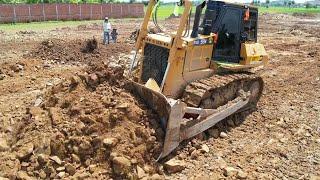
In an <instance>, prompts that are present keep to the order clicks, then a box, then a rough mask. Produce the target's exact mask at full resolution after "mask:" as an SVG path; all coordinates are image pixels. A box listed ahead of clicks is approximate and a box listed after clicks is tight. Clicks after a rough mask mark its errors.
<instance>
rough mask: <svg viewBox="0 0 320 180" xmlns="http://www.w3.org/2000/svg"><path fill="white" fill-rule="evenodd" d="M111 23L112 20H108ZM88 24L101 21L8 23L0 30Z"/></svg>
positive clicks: (25, 29)
mask: <svg viewBox="0 0 320 180" xmlns="http://www.w3.org/2000/svg"><path fill="white" fill-rule="evenodd" d="M131 19H132V18H127V19H124V20H123V21H129V20H131ZM110 21H111V23H112V21H113V20H112V19H111V20H110ZM89 23H98V24H99V23H101V24H102V20H85V21H45V22H31V23H16V24H13V23H10V24H0V30H2V31H6V32H8V31H9V32H10V31H11V32H12V31H41V30H52V29H56V28H61V27H77V26H79V25H85V24H89Z"/></svg>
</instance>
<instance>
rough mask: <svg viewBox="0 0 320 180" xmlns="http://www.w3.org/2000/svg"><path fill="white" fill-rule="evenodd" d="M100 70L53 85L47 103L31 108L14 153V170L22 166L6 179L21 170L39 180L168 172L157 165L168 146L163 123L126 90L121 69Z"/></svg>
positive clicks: (45, 101) (19, 173)
mask: <svg viewBox="0 0 320 180" xmlns="http://www.w3.org/2000/svg"><path fill="white" fill-rule="evenodd" d="M99 69H101V71H99V72H95V73H90V72H86V73H83V74H81V75H77V76H73V77H72V78H71V79H70V80H68V81H65V82H62V83H60V84H58V85H56V86H53V87H52V89H50V90H49V91H48V92H46V94H45V95H44V97H43V103H41V104H39V106H37V107H31V108H29V110H28V112H27V116H26V118H25V119H24V120H23V122H22V123H21V124H20V126H19V127H18V128H17V129H18V131H17V134H16V142H15V143H14V146H13V148H12V154H10V155H15V157H16V159H15V158H12V159H13V161H12V165H10V167H11V166H14V167H17V168H15V169H14V168H13V169H14V170H12V171H13V173H12V174H11V175H8V174H7V175H5V176H6V177H10V176H14V175H13V174H15V173H17V171H18V169H21V170H20V171H19V172H18V173H17V174H18V176H35V177H38V178H39V177H40V178H66V177H68V178H108V177H117V178H137V177H138V176H141V173H142V172H143V174H144V175H145V176H147V175H150V176H151V175H154V174H158V173H162V170H161V169H160V168H159V167H157V166H158V165H157V164H156V163H155V159H156V158H157V157H158V155H159V154H160V151H161V149H162V147H161V146H162V145H161V144H162V142H163V131H162V129H161V128H160V127H159V125H158V123H157V121H158V119H157V118H156V116H155V115H154V114H153V113H152V112H151V111H150V110H149V109H148V108H147V107H146V106H144V105H143V104H141V103H140V102H138V101H137V100H136V99H135V98H134V97H132V95H131V94H130V93H129V92H128V91H127V90H125V89H124V88H123V86H124V85H125V84H126V80H125V78H124V77H123V69H122V68H121V67H117V68H116V67H112V68H109V67H108V66H107V65H104V64H101V65H100V66H99ZM6 156H7V155H6ZM7 157H9V156H7ZM0 159H1V158H0ZM6 161H7V160H6ZM3 166H4V167H1V168H10V167H9V165H8V166H6V165H3ZM18 167H20V168H18ZM138 171H139V173H138ZM7 172H8V171H7Z"/></svg>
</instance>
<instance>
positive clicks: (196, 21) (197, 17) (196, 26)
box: [191, 1, 206, 38]
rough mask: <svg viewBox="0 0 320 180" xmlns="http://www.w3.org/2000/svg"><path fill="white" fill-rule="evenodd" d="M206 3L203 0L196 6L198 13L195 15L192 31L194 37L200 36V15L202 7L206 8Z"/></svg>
mask: <svg viewBox="0 0 320 180" xmlns="http://www.w3.org/2000/svg"><path fill="white" fill-rule="evenodd" d="M205 5H206V1H203V2H202V3H201V4H199V5H198V6H197V7H196V14H195V16H194V22H193V27H192V33H191V37H192V38H196V37H198V30H199V23H200V17H201V13H202V9H203V8H204V6H205Z"/></svg>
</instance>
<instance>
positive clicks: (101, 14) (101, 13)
mask: <svg viewBox="0 0 320 180" xmlns="http://www.w3.org/2000/svg"><path fill="white" fill-rule="evenodd" d="M102 6H103V4H102V3H101V4H100V16H101V18H100V19H102V18H103V12H102Z"/></svg>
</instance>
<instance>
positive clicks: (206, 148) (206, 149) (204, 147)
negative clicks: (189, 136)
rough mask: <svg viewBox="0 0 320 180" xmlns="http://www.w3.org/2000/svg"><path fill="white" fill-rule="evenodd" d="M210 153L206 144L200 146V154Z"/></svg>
mask: <svg viewBox="0 0 320 180" xmlns="http://www.w3.org/2000/svg"><path fill="white" fill-rule="evenodd" d="M209 151H210V149H209V147H208V146H207V145H206V144H203V145H202V146H201V152H202V153H208V152H209Z"/></svg>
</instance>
